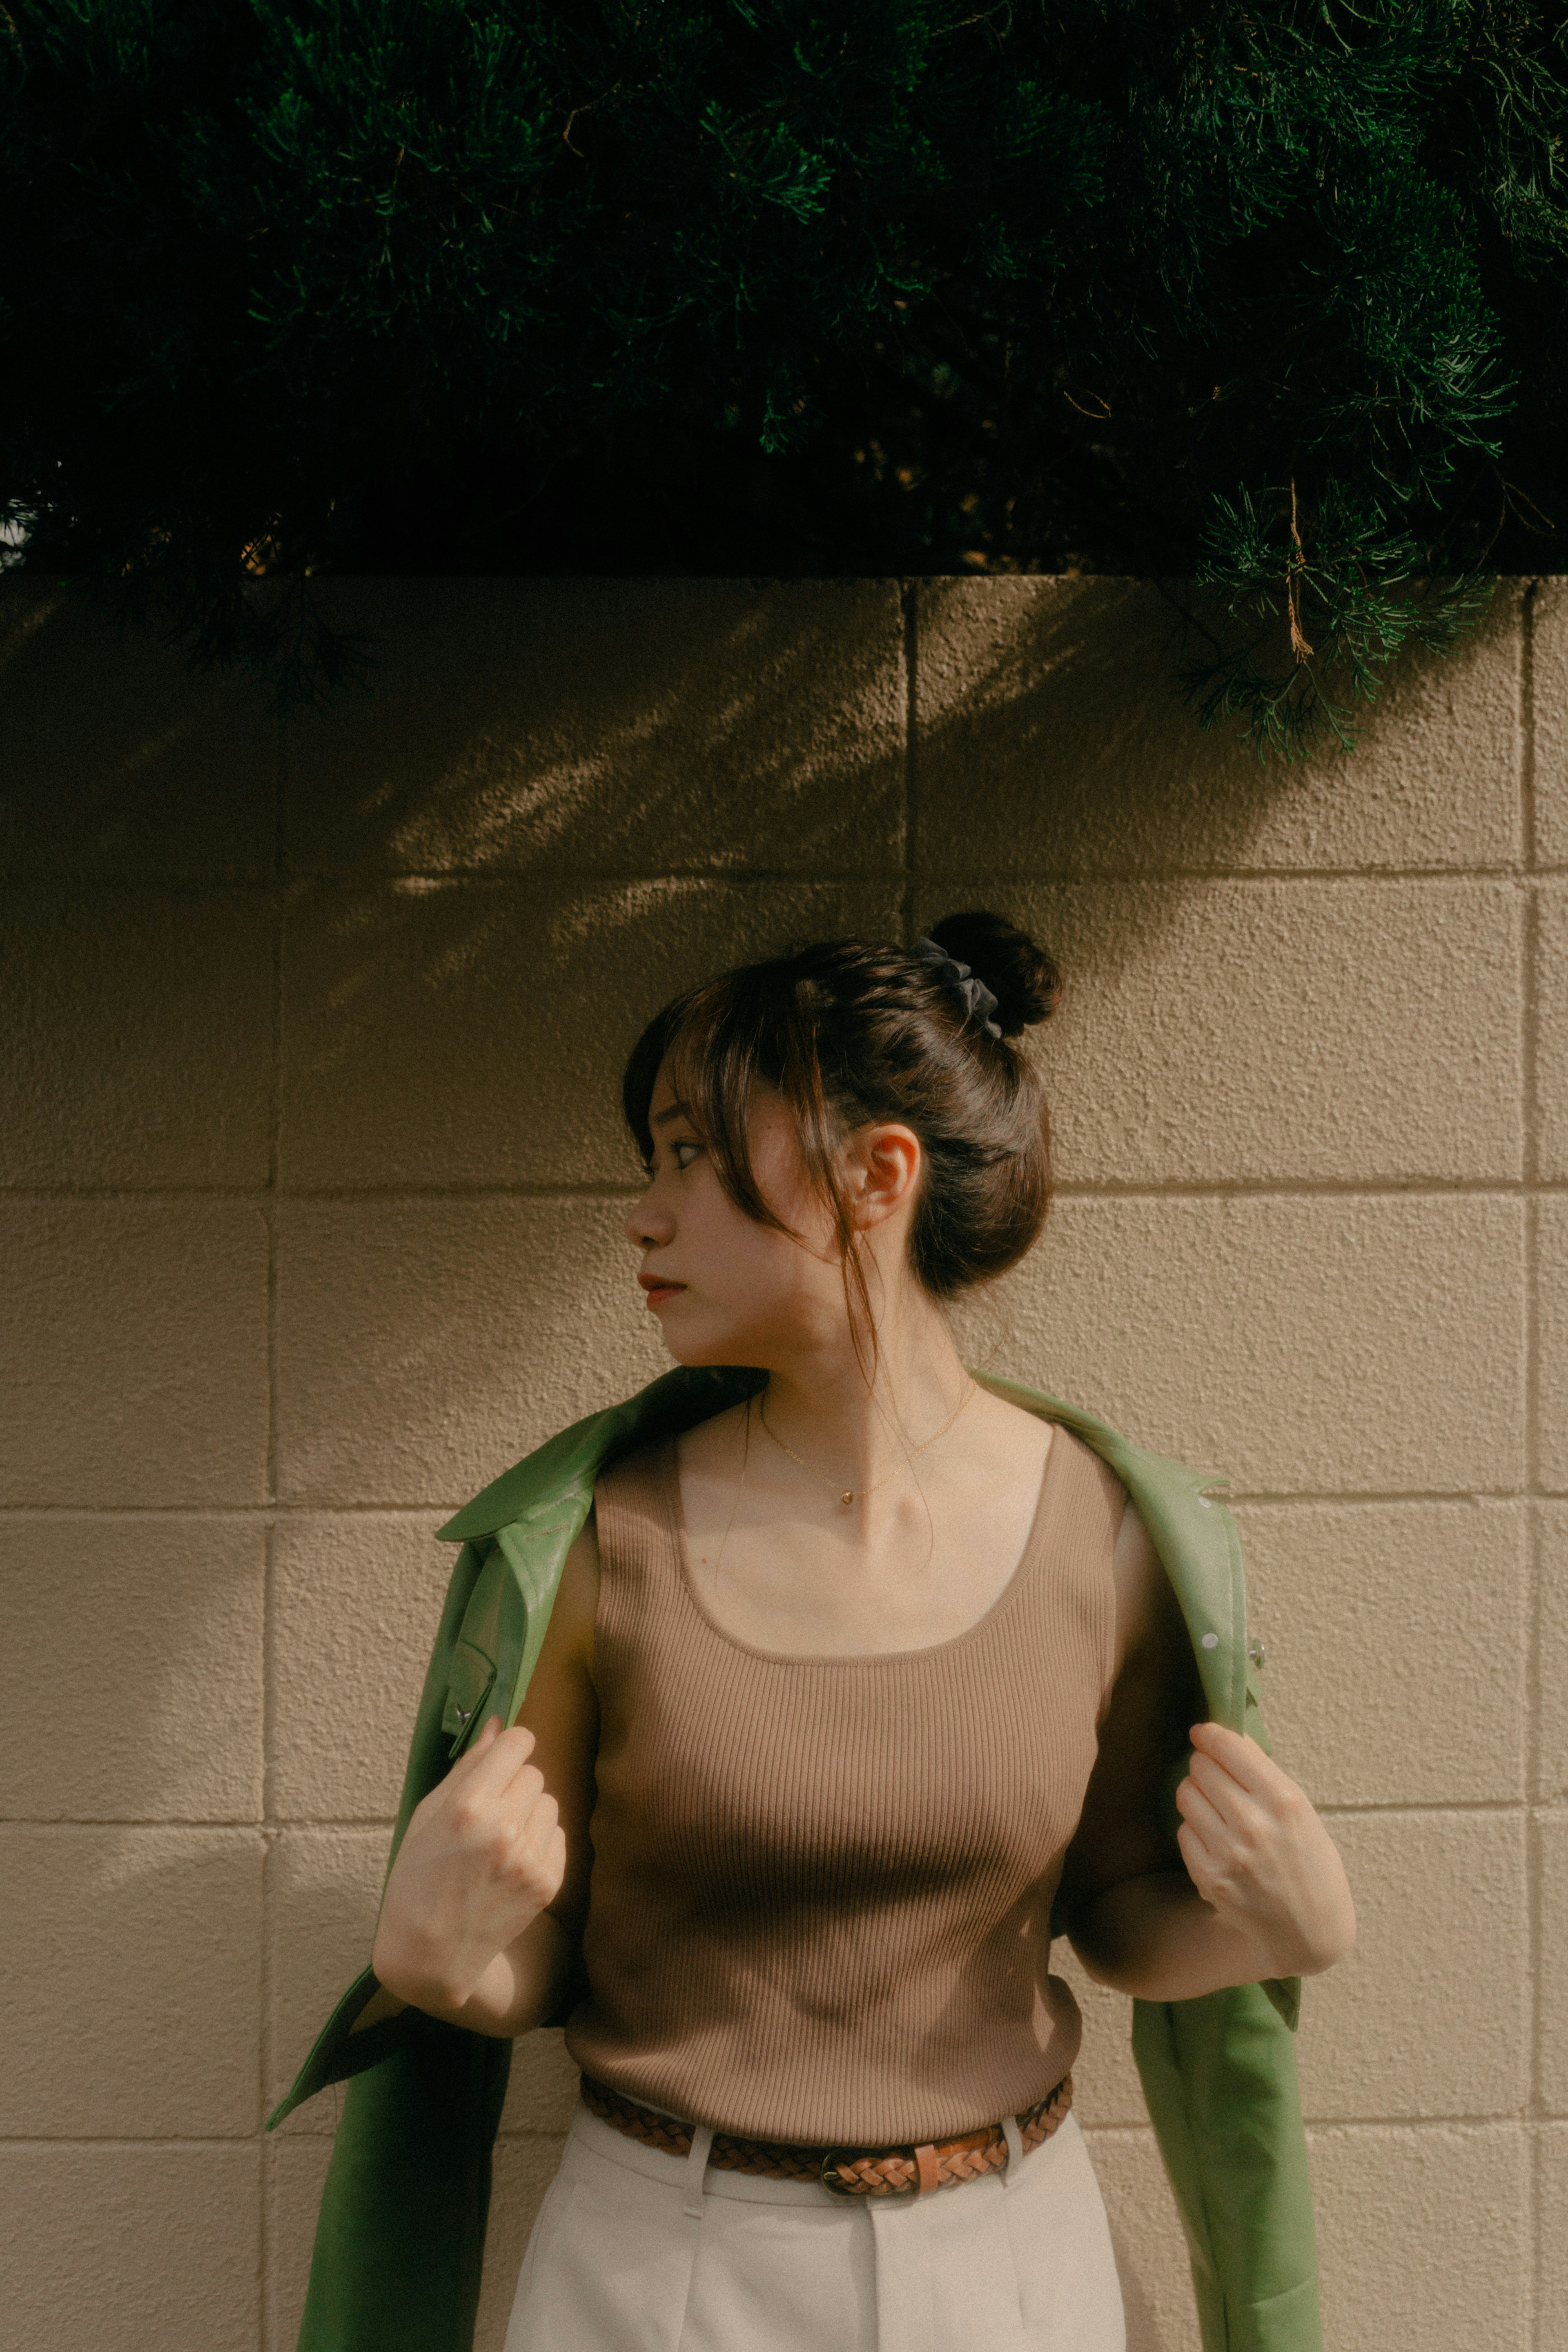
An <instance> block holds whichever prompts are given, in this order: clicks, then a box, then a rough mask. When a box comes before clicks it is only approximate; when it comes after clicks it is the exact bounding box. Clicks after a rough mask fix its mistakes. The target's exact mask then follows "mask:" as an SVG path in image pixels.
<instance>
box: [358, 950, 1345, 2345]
mask: <svg viewBox="0 0 1568 2352" xmlns="http://www.w3.org/2000/svg"><path fill="white" fill-rule="evenodd" d="M1056 995H1057V980H1056V974H1055V971H1054V970H1053V968H1052V966H1051V962H1050V960H1049V959H1048V958H1047V957H1046V956H1045V955H1044V954H1043V953H1042V952H1041V951H1040V949H1039V948H1038V947H1036V946H1035V945H1034V944H1033V942H1032V941H1030V940H1029V939H1028V938H1026V937H1025V936H1024V934H1023V933H1021V932H1020V931H1019V930H1017V929H1014V928H1013V927H1012V926H1011V925H1010V924H1009V923H1008V922H1006V921H1005V920H1004V919H1001V918H1000V917H998V916H995V915H989V914H967V915H961V916H954V917H951V918H949V919H947V920H946V922H944V923H941V924H938V925H937V926H936V929H935V932H934V933H933V934H932V936H931V938H930V939H928V940H922V941H920V942H919V944H918V945H917V947H916V948H915V950H905V949H903V948H900V947H896V946H893V945H888V944H882V943H877V942H870V941H865V940H838V941H832V942H828V943H825V944H823V945H820V946H816V947H812V948H809V949H806V950H803V951H801V952H800V953H798V954H795V955H790V956H785V957H779V958H775V959H772V960H770V961H767V962H763V963H759V964H755V965H750V966H747V967H745V968H742V969H741V970H738V971H732V972H730V973H727V974H726V975H724V976H723V977H722V978H720V979H718V980H716V981H714V982H709V983H707V984H706V985H705V986H703V987H700V988H697V989H695V990H693V991H692V992H689V993H688V994H686V995H685V996H683V997H680V998H678V999H677V1000H676V1001H675V1002H674V1003H673V1004H671V1005H670V1006H668V1007H666V1009H665V1010H664V1012H663V1013H661V1014H660V1015H659V1016H658V1017H657V1019H656V1020H654V1021H653V1023H652V1024H650V1026H649V1028H648V1030H647V1031H646V1032H645V1033H644V1034H643V1038H642V1039H641V1041H640V1042H639V1044H638V1045H637V1047H636V1050H635V1051H634V1053H633V1055H632V1060H631V1063H630V1066H629V1067H628V1070H627V1074H626V1079H625V1088H624V1100H625V1109H626V1116H627V1120H628V1123H629V1125H630V1127H631V1129H632V1134H633V1135H634V1137H635V1138H636V1139H637V1141H638V1144H639V1146H640V1148H641V1150H642V1152H643V1159H644V1162H645V1166H646V1170H647V1174H648V1185H647V1190H646V1191H645V1192H644V1193H643V1195H642V1197H641V1198H640V1199H639V1201H638V1202H637V1203H636V1205H635V1207H634V1208H633V1210H632V1213H631V1214H630V1215H629V1217H628V1219H627V1233H628V1236H629V1238H630V1240H631V1241H632V1244H633V1246H634V1248H635V1249H636V1250H637V1251H638V1252H639V1253H640V1263H639V1268H638V1274H637V1279H638V1281H639V1282H640V1284H641V1285H642V1286H643V1291H644V1293H645V1294H646V1299H647V1305H648V1307H649V1310H650V1311H651V1312H652V1313H653V1314H654V1315H656V1316H657V1317H658V1318H659V1322H660V1325H661V1328H662V1331H663V1334H664V1340H665V1343H666V1345H667V1346H668V1347H669V1349H670V1350H671V1352H672V1354H673V1355H674V1357H675V1358H676V1359H677V1360H678V1361H679V1362H681V1363H682V1364H685V1365H723V1366H749V1367H757V1368H759V1369H760V1370H762V1371H764V1372H765V1373H766V1375H767V1379H766V1383H765V1385H762V1386H760V1387H759V1388H758V1390H757V1391H756V1392H755V1393H753V1394H748V1395H747V1396H746V1397H745V1399H744V1401H743V1402H739V1403H737V1404H734V1405H731V1406H729V1407H728V1408H727V1409H726V1410H724V1411H721V1412H716V1413H714V1414H713V1415H712V1417H710V1418H708V1419H706V1420H704V1421H699V1422H698V1423H696V1424H695V1426H692V1427H689V1428H687V1429H685V1430H684V1431H682V1432H680V1433H674V1434H669V1435H666V1436H664V1437H662V1438H660V1439H659V1440H658V1441H656V1442H655V1443H653V1444H648V1445H643V1446H641V1447H640V1448H638V1449H637V1450H635V1451H633V1452H632V1453H630V1454H625V1455H623V1456H622V1458H620V1459H619V1460H616V1461H614V1462H612V1464H611V1465H610V1466H609V1467H608V1468H607V1469H606V1470H605V1471H604V1472H603V1473H602V1475H601V1476H600V1478H599V1480H598V1483H597V1486H596V1487H595V1491H594V1507H593V1511H592V1515H591V1517H590V1518H589V1520H588V1523H587V1524H586V1525H585V1526H584V1528H583V1529H582V1532H581V1534H580V1537H579V1538H578V1539H577V1540H576V1542H575V1543H574V1544H573V1545H572V1547H571V1549H570V1553H569V1555H568V1557H567V1561H566V1566H565V1570H564V1572H563V1574H562V1577H561V1581H560V1587H559V1596H558V1598H557V1599H556V1601H555V1605H554V1609H553V1612H552V1613H551V1615H550V1618H549V1628H548V1632H547V1633H546V1635H545V1638H544V1643H543V1647H542V1649H541V1651H540V1653H539V1655H538V1663H537V1665H536V1666H535V1669H534V1672H533V1675H532V1678H531V1680H530V1682H529V1683H528V1691H527V1696H526V1699H525V1701H524V1704H523V1706H522V1708H521V1711H520V1713H519V1715H518V1717H517V1722H516V1724H515V1725H514V1726H513V1727H511V1728H509V1729H504V1728H503V1727H502V1724H501V1719H500V1717H492V1718H491V1719H490V1720H489V1721H487V1722H486V1724H485V1726H484V1728H483V1730H482V1731H481V1733H480V1734H479V1736H478V1738H476V1739H475V1740H474V1742H473V1744H472V1745H471V1746H470V1747H469V1748H467V1750H466V1752H465V1753H464V1754H462V1755H461V1756H460V1757H459V1759H458V1760H457V1762H456V1763H455V1765H454V1766H453V1768H452V1769H451V1770H450V1772H449V1773H448V1774H447V1776H446V1777H445V1779H444V1780H442V1781H441V1783H440V1784H439V1786H438V1787H436V1788H435V1789H434V1790H432V1791H431V1793H430V1794H429V1795H427V1796H426V1797H425V1798H424V1799H423V1801H422V1802H421V1803H420V1804H419V1805H418V1806H417V1808H416V1809H415V1810H414V1811H413V1816H412V1819H411V1821H410V1822H409V1825H408V1829H407V1832H406V1834H405V1836H404V1838H403V1840H402V1844H401V1846H400V1848H399V1850H398V1853H397V1856H396V1860H395V1862H394V1864H393V1866H392V1872H391V1874H390V1876H389V1879H388V1883H387V1887H386V1892H385V1897H384V1900H383V1905H382V1916H381V1920H380V1925H379V1927H378V1931H377V1937H376V1942H375V1948H374V1954H373V1960H372V1965H373V1968H374V1971H375V1976H376V1978H377V1979H379V1981H380V1984H381V1985H382V1987H383V1988H384V1989H385V1995H386V1996H387V1997H390V1999H391V2000H402V2001H404V2002H407V2003H410V2004H413V2006H414V2007H415V2008H417V2009H419V2010H423V2011H426V2012H428V2014H429V2015H431V2016H433V2017H435V2018H438V2019H441V2020H444V2021H446V2022H448V2023H451V2024H455V2025H459V2026H463V2027H466V2028H469V2029H471V2030H473V2031H474V2032H478V2033H480V2034H484V2035H497V2036H510V2035H516V2034H518V2033H522V2032H528V2030H529V2029H530V2028H531V2027H533V2026H535V2025H538V2024H539V2023H541V2022H543V2021H546V2020H548V2019H550V2018H552V2017H556V2016H559V2015H561V2014H563V2013H566V2014H567V2035H566V2039H567V2046H568V2048H569V2050H570V2053H571V2054H572V2055H573V2056H574V2058H576V2059H577V2060H578V2062H579V2063H580V2065H581V2067H582V2069H583V2076H584V2099H583V2105H581V2106H580V2109H579V2112H578V2115H577V2118H576V2120H575V2122H574V2124H573V2126H572V2131H571V2136H570V2140H569V2143H568V2147H567V2152H566V2156H565V2158H564V2160H563V2163H562V2167H561V2169H560V2172H559V2175H558V2177H557V2179H556V2181H555V2182H554V2184H553V2186H552V2188H551V2189H550V2191H549V2195H548V2196H547V2198H546V2200H545V2203H544V2206H543V2208H542V2210H541V2211H540V2214H539V2217H538V2221H537V2223H536V2226H535V2230H534V2234H533V2237H532V2239H531V2241H530V2243H529V2247H528V2256H527V2259H526V2261H525V2263H524V2266H523V2272H522V2275H521V2278H520V2280H519V2282H518V2287H517V2301H516V2304H515V2306H514V2310H513V2315H512V2321H511V2327H510V2330H509V2333H508V2336H507V2346H508V2352H524V2347H527V2348H528V2352H589V2347H605V2352H609V2347H617V2352H619V2347H627V2352H641V2347H649V2352H653V2347H670V2352H676V2347H680V2352H697V2347H702V2352H708V2347H713V2352H719V2347H727V2348H728V2347H744V2352H806V2347H810V2352H853V2347H869V2346H873V2345H875V2346H878V2347H884V2346H891V2345H893V2344H894V2343H895V2342H896V2343H898V2344H900V2345H902V2346H929V2347H934V2352H941V2347H947V2346H949V2345H956V2344H959V2343H967V2342H968V2341H970V2340H971V2339H972V2338H975V2337H977V2338H978V2339H979V2340H985V2341H987V2342H988V2343H998V2342H999V2343H1001V2344H1003V2345H1007V2346H1017V2347H1019V2352H1025V2348H1026V2347H1027V2352H1114V2348H1115V2347H1120V2346H1121V2345H1122V2344H1123V2343H1124V2328H1123V2321H1122V2310H1121V2301H1120V2295H1119V2291H1118V2287H1117V2283H1116V2275H1115V2270H1114V2265H1113V2261H1112V2258H1111V2252H1110V2242H1109V2236H1108V2232H1107V2229H1106V2225H1105V2219H1104V2213H1103V2207H1102V2205H1101V2202H1100V2199H1099V2193H1098V2189H1097V2187H1096V2185H1095V2182H1094V2179H1093V2175H1092V2170H1091V2168H1090V2166H1089V2161H1088V2157H1087V2153H1086V2149H1085V2146H1084V2142H1083V2140H1082V2136H1081V2134H1080V2133H1079V2130H1078V2126H1077V2124H1076V2121H1075V2120H1074V2118H1073V2116H1072V2115H1071V2072H1070V2070H1071V2063H1072V2060H1073V2058H1074V2055H1075V2054H1076V2052H1077V2048H1078V2042H1079V2033H1080V2022H1079V2018H1078V2013H1077V2010H1076V2006H1075V2004H1074V2002H1073V2000H1072V1998H1071V1993H1070V1992H1069V1990H1067V1988H1066V1986H1065V1985H1064V1984H1063V1983H1062V1982H1061V1979H1059V1978H1055V1977H1052V1976H1051V1973H1050V1971H1049V1967H1048V1960H1049V1952H1050V1942H1051V1933H1052V1927H1053V1915H1054V1923H1055V1926H1056V1927H1058V1928H1060V1929H1064V1930H1065V1932H1066V1934H1067V1936H1068V1937H1069V1939H1070V1940H1071V1944H1072V1946H1073V1948H1074V1949H1075V1950H1076V1952H1077V1953H1078V1955H1079V1957H1080V1958H1081V1959H1082V1963H1083V1965H1084V1967H1085V1969H1087V1970H1088V1972H1089V1974H1090V1975H1091V1976H1092V1978H1093V1979H1095V1980H1097V1981H1098V1982H1100V1983H1102V1984H1105V1985H1109V1986H1113V1987H1115V1988H1117V1989H1119V1990H1122V1991H1124V1992H1128V1993H1132V1994H1134V1995H1136V1996H1138V1997H1139V1998H1140V1999H1142V2000H1145V2001H1157V2002H1169V2001H1186V2000H1193V1999H1194V1998H1196V1997H1197V1996H1200V1995H1204V1994H1207V1993H1210V1992H1213V1991H1215V1990H1217V1989H1218V1988H1222V1987H1228V1986H1239V1985H1249V1984H1254V1983H1257V1982H1259V1981H1260V1980H1263V1979H1280V1978H1289V1977H1292V1976H1298V1975H1301V1974H1310V1973H1313V1972H1316V1971H1318V1970H1321V1969H1324V1968H1327V1967H1328V1966H1330V1965H1331V1964H1332V1962H1333V1961H1334V1960H1335V1959H1337V1958H1339V1957H1340V1956H1341V1954H1342V1953H1343V1952H1344V1951H1345V1950H1346V1949H1347V1948H1348V1947H1349V1945H1350V1942H1351V1940H1352V1937H1353V1936H1354V1913H1353V1909H1352V1905H1351V1899H1350V1894H1349V1890H1348V1887H1347V1885H1346V1884H1345V1879H1344V1874H1343V1868H1342V1866H1341V1864H1340V1861H1339V1857H1338V1855H1337V1853H1336V1852H1335V1850H1334V1848H1333V1843H1332V1842H1331V1841H1330V1839H1329V1837H1328V1834H1327V1832H1326V1831H1325V1830H1324V1829H1323V1827H1322V1823H1321V1822H1319V1820H1318V1818H1317V1816H1316V1814H1315V1812H1314V1811H1313V1810H1312V1806H1311V1804H1310V1803H1309V1802H1308V1801H1307V1799H1306V1798H1305V1797H1304V1795H1303V1794H1302V1792H1301V1790H1300V1789H1299V1788H1297V1786H1296V1785H1295V1783H1294V1782H1293V1781H1292V1780H1290V1779H1289V1778H1288V1777H1287V1775H1286V1774H1285V1773H1284V1772H1283V1771H1281V1769H1280V1768H1279V1767H1278V1766H1277V1765H1275V1764H1274V1763H1273V1762H1272V1761H1271V1760H1270V1758H1269V1757H1268V1756H1267V1755H1266V1754H1265V1753H1264V1751H1263V1749H1262V1748H1260V1746H1259V1745H1258V1744H1257V1743H1256V1742H1255V1741H1254V1740H1252V1739H1250V1738H1246V1737H1244V1736H1243V1735H1242V1734H1240V1733H1239V1732H1238V1731H1236V1730H1234V1729H1229V1728H1227V1727H1224V1726H1222V1725H1220V1724H1218V1723H1215V1722H1207V1721H1194V1720H1193V1717H1194V1716H1195V1714H1201V1713H1202V1711H1203V1701H1202V1692H1201V1687H1200V1685H1199V1684H1198V1682H1197V1675H1196V1673H1195V1669H1194V1662H1193V1651H1192V1649H1191V1647H1190V1645H1189V1641H1188V1635H1187V1632H1186V1628H1185V1626H1184V1623H1183V1621H1182V1617H1181V1613H1180V1612H1179V1610H1178V1609H1177V1607H1176V1601H1175V1599H1174V1597H1173V1595H1172V1591H1171V1588H1170V1585H1169V1583H1168V1581H1167V1579H1166V1574H1165V1572H1164V1570H1163V1569H1162V1567H1161V1564H1160V1560H1159V1558H1158V1556H1157V1555H1156V1553H1155V1549H1154V1547H1153V1544H1152V1542H1151V1540H1150V1538H1149V1536H1148V1534H1147V1532H1146V1531H1145V1525H1144V1522H1143V1519H1142V1518H1141V1517H1140V1516H1139V1514H1138V1512H1137V1511H1136V1510H1135V1509H1134V1507H1133V1506H1132V1503H1131V1500H1130V1497H1129V1496H1128V1494H1127V1492H1126V1490H1125V1488H1124V1486H1122V1485H1121V1483H1120V1482H1119V1481H1118V1480H1117V1478H1116V1477H1115V1475H1113V1472H1112V1471H1111V1470H1110V1468H1109V1467H1108V1466H1107V1465H1106V1463H1105V1462H1104V1461H1103V1459H1102V1458H1101V1456H1100V1455H1099V1454H1097V1453H1096V1452H1095V1451H1093V1450H1092V1448H1091V1447H1090V1446H1089V1445H1088V1444H1084V1443H1083V1442H1082V1439H1081V1438H1079V1437H1078V1436H1076V1435H1074V1433H1072V1431H1071V1430H1070V1429H1069V1428H1068V1427H1067V1426H1065V1425H1064V1424H1063V1423H1059V1422H1052V1421H1051V1420H1049V1419H1045V1418H1041V1417H1040V1416H1039V1415H1038V1414H1036V1413H1033V1412H1029V1411H1025V1410H1020V1409H1019V1405H1018V1404H1017V1403H1015V1402H1010V1401H1009V1400H1008V1399H1007V1398H1006V1397H1004V1396H1002V1395H1000V1394H998V1393H995V1392H992V1391H988V1390H986V1389H984V1388H982V1387H980V1386H979V1385H978V1384H977V1382H976V1381H974V1380H973V1379H972V1378H971V1377H970V1375H969V1374H968V1372H967V1370H966V1369H965V1367H964V1365H963V1363H962V1361H961V1360H960V1358H959V1356H958V1352H957V1350H956V1347H955V1345H954V1342H953V1339H952V1336H951V1333H950V1331H949V1328H948V1325H947V1321H946V1314H945V1307H946V1302H947V1301H948V1300H950V1299H952V1298H954V1297H958V1296H960V1295H961V1294H962V1293H964V1292H966V1291H967V1290H968V1289H970V1288H971V1287H973V1286H975V1285H977V1284H978V1283H982V1282H985V1281H988V1280H990V1279H992V1278H994V1277H995V1276H998V1275H999V1274H1001V1273H1003V1272H1005V1271H1006V1270H1007V1268H1009V1266H1011V1265H1015V1264H1016V1263H1017V1262H1018V1261H1019V1259H1020V1258H1021V1257H1022V1256H1023V1255H1024V1253H1025V1252H1026V1251H1027V1250H1028V1248H1029V1247H1030V1244H1031V1243H1032V1242H1033V1241H1034V1239H1035V1238H1036V1236H1037V1234H1038V1233H1039V1231H1040V1225H1041V1223H1042V1221H1043V1218H1044V1215H1045V1212H1046V1206H1047V1200H1048V1192H1049V1164H1048V1130H1047V1119H1046V1112H1045V1106H1044V1102H1043V1098H1042V1096H1041V1093H1040V1086H1039V1081H1038V1079H1037V1077H1036V1076H1035V1074H1034V1072H1033V1070H1032V1068H1031V1066H1030V1064H1029V1062H1028V1061H1027V1060H1026V1059H1025V1058H1024V1057H1023V1056H1022V1055H1021V1054H1020V1053H1019V1050H1018V1048H1017V1047H1016V1045H1014V1044H1013V1043H1012V1041H1013V1040H1014V1039H1016V1038H1017V1037H1019V1035H1020V1034H1021V1033H1022V1032H1023V1031H1024V1030H1025V1029H1026V1028H1027V1027H1029V1026H1030V1024H1033V1023H1036V1022H1038V1021H1040V1020H1042V1019H1044V1018H1045V1017H1046V1016H1047V1015H1048V1014H1049V1013H1050V1012H1051V1010H1052V1008H1053V1005H1054V1003H1055V1000H1056ZM1189 1739H1190V1743H1191V1754H1190V1758H1189V1762H1188V1769H1186V1773H1185V1775H1184V1776H1183V1777H1182V1778H1181V1780H1180V1784H1179V1787H1178V1788H1177V1789H1176V1813H1177V1815H1179V1821H1178V1822H1177V1823H1176V1829H1175V1836H1174V1841H1173V1839H1172V1838H1171V1837H1170V1835H1169V1834H1168V1833H1167V1828H1166V1824H1165V1823H1164V1822H1162V1818H1161V1808H1160V1803H1159V1794H1160V1784H1161V1780H1162V1777H1163V1776H1166V1775H1167V1774H1168V1773H1169V1771H1170V1769H1171V1767H1172V1766H1173V1764H1176V1766H1177V1769H1179V1759H1181V1758H1182V1756H1183V1753H1184V1751H1185V1750H1186V1748H1187V1744H1188V1741H1189ZM910 2190H913V2191H914V2192H915V2193H914V2194H908V2193H904V2194H900V2193H896V2192H900V2191H910Z"/></svg>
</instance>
